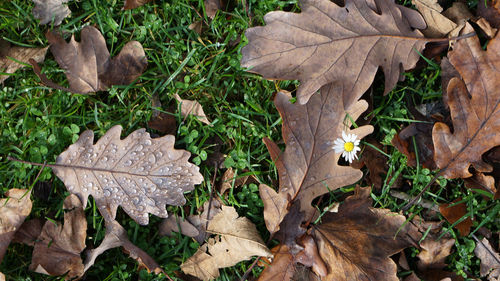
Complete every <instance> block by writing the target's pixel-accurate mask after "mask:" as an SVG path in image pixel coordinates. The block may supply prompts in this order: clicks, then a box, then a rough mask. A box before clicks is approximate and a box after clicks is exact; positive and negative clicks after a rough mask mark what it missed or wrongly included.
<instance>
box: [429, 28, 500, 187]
mask: <svg viewBox="0 0 500 281" xmlns="http://www.w3.org/2000/svg"><path fill="white" fill-rule="evenodd" d="M471 31H472V27H470V25H467V26H466V28H465V29H464V31H463V32H465V33H467V32H471ZM448 58H449V60H450V62H451V64H452V65H453V66H454V67H455V69H456V70H457V71H458V73H459V74H460V76H461V78H462V80H460V79H458V78H452V79H451V80H450V82H449V84H448V87H447V93H446V95H447V100H448V105H449V107H450V113H451V117H452V120H453V133H451V130H450V128H449V127H448V126H447V125H446V124H444V123H440V122H438V123H436V124H435V125H434V128H433V132H432V139H433V142H434V148H435V153H434V160H435V162H436V164H437V166H438V167H439V168H440V169H441V174H442V175H443V176H445V177H447V178H458V177H460V178H467V177H470V176H472V174H471V173H470V172H469V167H470V166H472V167H474V168H475V169H476V170H477V171H479V172H491V171H492V167H491V166H490V165H489V164H487V163H486V162H484V161H483V160H482V159H481V157H482V155H483V153H485V152H486V151H488V150H490V149H491V148H493V147H494V146H497V145H500V135H498V134H492V133H491V132H495V131H497V130H498V129H499V128H500V124H499V123H498V120H500V92H499V91H498V88H499V86H500V84H499V83H500V82H499V81H500V71H499V69H500V38H499V37H498V36H496V37H495V38H494V39H493V40H491V41H490V42H489V44H488V46H487V50H486V51H483V50H482V48H481V45H480V43H479V39H478V38H477V37H471V38H467V39H463V40H459V41H458V42H456V44H455V47H454V49H453V51H451V52H449V53H448Z"/></svg>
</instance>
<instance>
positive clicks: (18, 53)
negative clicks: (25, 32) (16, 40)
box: [0, 38, 49, 83]
mask: <svg viewBox="0 0 500 281" xmlns="http://www.w3.org/2000/svg"><path fill="white" fill-rule="evenodd" d="M0 47H1V48H2V50H1V51H0V53H1V54H0V83H3V82H4V81H5V80H6V79H7V78H9V77H10V76H11V75H2V74H12V73H14V72H16V70H18V69H20V68H22V67H25V66H24V65H23V64H20V63H17V62H16V60H17V61H21V62H24V63H28V61H29V59H31V58H32V59H34V60H35V61H36V62H39V63H40V62H42V61H43V60H44V59H45V54H46V53H47V50H48V48H49V47H45V48H26V47H12V46H11V45H10V43H9V42H7V41H5V40H3V39H1V38H0Z"/></svg>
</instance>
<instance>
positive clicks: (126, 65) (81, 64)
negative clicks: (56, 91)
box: [35, 26, 147, 94]
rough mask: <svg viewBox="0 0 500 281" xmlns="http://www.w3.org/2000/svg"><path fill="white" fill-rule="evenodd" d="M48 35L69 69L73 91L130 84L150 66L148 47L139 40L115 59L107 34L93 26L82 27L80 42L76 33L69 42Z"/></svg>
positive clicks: (60, 60)
mask: <svg viewBox="0 0 500 281" xmlns="http://www.w3.org/2000/svg"><path fill="white" fill-rule="evenodd" d="M46 37H47V40H48V41H49V43H50V44H51V46H50V51H51V52H52V54H53V55H54V58H55V59H56V61H57V63H58V64H59V66H60V67H61V68H62V69H64V70H66V77H67V78H68V81H69V85H70V87H69V89H66V90H67V91H70V92H74V93H80V94H87V93H93V92H97V91H105V90H107V89H108V88H109V87H111V86H112V85H128V84H130V83H132V82H133V81H134V80H135V79H137V78H139V76H141V74H142V72H143V71H144V70H145V69H146V66H147V59H146V55H145V53H144V49H143V48H142V45H141V43H139V42H137V41H130V42H128V43H127V44H125V46H123V48H122V50H121V51H120V53H119V54H118V55H117V56H116V57H114V58H113V59H111V56H110V54H109V52H108V49H107V47H106V41H105V40H104V37H103V36H102V34H101V32H99V30H97V29H96V28H95V27H92V26H86V27H84V28H83V29H82V32H81V42H80V43H78V42H76V41H75V37H74V36H73V37H71V41H70V42H69V43H66V41H65V40H64V39H63V38H62V37H61V36H60V35H59V34H57V33H56V32H54V31H49V32H47V34H46ZM35 70H36V69H35ZM35 73H36V74H37V75H38V76H39V77H40V79H41V80H42V82H43V83H44V84H47V86H49V87H54V85H53V84H55V83H54V82H51V83H50V84H49V83H47V82H46V80H47V78H46V77H45V76H44V75H42V74H41V73H40V72H39V71H35ZM61 88H62V87H61Z"/></svg>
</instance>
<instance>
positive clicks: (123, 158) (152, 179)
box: [51, 126, 203, 225]
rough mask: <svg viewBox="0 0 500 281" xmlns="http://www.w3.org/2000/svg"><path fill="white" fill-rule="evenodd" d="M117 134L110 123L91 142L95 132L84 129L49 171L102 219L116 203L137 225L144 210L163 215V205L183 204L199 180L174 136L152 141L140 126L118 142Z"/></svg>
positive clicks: (144, 215) (119, 129)
mask: <svg viewBox="0 0 500 281" xmlns="http://www.w3.org/2000/svg"><path fill="white" fill-rule="evenodd" d="M121 132H122V127H121V126H114V127H112V128H111V129H109V131H107V132H106V134H105V135H104V136H103V137H101V139H100V140H99V141H98V142H97V143H96V144H95V145H94V132H92V131H91V130H87V131H85V132H83V133H82V134H81V135H80V138H79V139H78V141H77V142H76V143H74V144H72V145H71V146H70V147H68V149H66V151H64V152H63V153H61V154H60V155H59V156H58V157H57V160H56V165H51V167H52V168H53V170H54V173H55V174H56V175H57V176H58V177H59V178H60V179H61V180H62V181H63V182H64V184H65V185H66V188H67V189H68V190H69V191H70V192H71V193H74V194H76V195H78V197H80V199H81V200H82V202H83V205H84V206H86V204H87V197H88V196H89V195H92V196H93V197H94V199H95V201H96V204H97V207H98V208H99V211H100V212H101V214H102V215H103V217H104V218H105V219H106V220H109V221H112V220H114V218H115V216H116V210H117V208H118V206H121V207H122V208H123V210H124V211H125V212H126V213H127V214H129V215H130V217H132V219H134V220H135V221H136V222H137V223H139V224H142V225H146V224H148V222H149V217H148V213H151V214H154V215H156V216H159V217H162V218H166V217H167V216H168V214H167V211H166V209H165V205H166V204H169V205H176V206H180V205H184V203H185V202H186V199H185V198H184V196H183V193H184V192H186V191H190V190H193V188H194V185H195V184H200V183H201V182H202V181H203V177H202V175H201V174H200V173H199V168H198V167H197V166H195V165H193V164H191V163H189V162H188V159H189V157H190V155H191V154H190V153H189V152H187V151H185V150H178V149H174V142H175V138H174V136H171V135H167V136H164V137H161V138H156V139H151V137H150V136H149V133H147V132H146V131H145V129H139V130H136V131H134V132H133V133H131V134H130V135H129V136H128V137H127V138H125V139H123V140H120V134H121Z"/></svg>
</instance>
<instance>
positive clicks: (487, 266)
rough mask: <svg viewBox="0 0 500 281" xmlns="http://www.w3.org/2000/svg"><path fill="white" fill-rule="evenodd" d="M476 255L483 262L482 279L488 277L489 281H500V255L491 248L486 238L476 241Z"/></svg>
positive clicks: (481, 268)
mask: <svg viewBox="0 0 500 281" xmlns="http://www.w3.org/2000/svg"><path fill="white" fill-rule="evenodd" d="M474 254H475V255H476V257H478V258H479V259H480V260H481V267H480V274H481V277H485V276H488V280H491V281H496V280H500V255H499V254H498V253H497V252H496V251H495V250H494V249H493V247H491V244H490V242H488V240H487V239H486V238H483V240H481V241H478V240H477V241H476V248H475V249H474Z"/></svg>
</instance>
